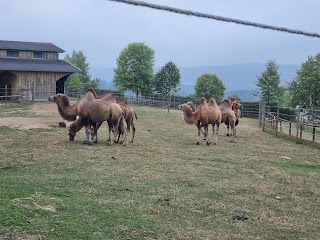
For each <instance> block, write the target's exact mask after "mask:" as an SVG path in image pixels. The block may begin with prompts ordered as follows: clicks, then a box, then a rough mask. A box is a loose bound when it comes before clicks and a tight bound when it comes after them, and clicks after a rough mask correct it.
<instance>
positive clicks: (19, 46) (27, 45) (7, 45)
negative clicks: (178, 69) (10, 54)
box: [0, 40, 64, 53]
mask: <svg viewBox="0 0 320 240" xmlns="http://www.w3.org/2000/svg"><path fill="white" fill-rule="evenodd" d="M0 49H2V50H22V51H45V52H59V53H63V52H64V50H63V49H61V48H59V47H57V46H56V45H54V44H52V43H44V42H19V41H4V40H0Z"/></svg>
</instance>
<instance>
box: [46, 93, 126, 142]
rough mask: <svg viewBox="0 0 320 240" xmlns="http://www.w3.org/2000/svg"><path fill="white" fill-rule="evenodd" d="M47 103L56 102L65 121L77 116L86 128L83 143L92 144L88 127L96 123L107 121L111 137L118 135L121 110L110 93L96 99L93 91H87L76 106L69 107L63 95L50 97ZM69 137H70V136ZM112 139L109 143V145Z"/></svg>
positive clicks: (68, 102) (121, 115) (66, 98)
mask: <svg viewBox="0 0 320 240" xmlns="http://www.w3.org/2000/svg"><path fill="white" fill-rule="evenodd" d="M49 101H51V102H56V103H57V105H58V111H59V113H60V115H61V116H62V117H63V118H64V119H66V120H69V121H70V120H73V121H74V120H76V116H77V115H78V116H79V117H80V119H81V121H82V122H83V124H84V125H85V127H86V140H85V141H84V143H87V144H90V145H91V144H92V137H91V128H90V126H91V125H92V124H93V125H94V126H95V124H96V123H97V122H103V121H108V123H109V124H110V127H111V129H112V132H113V136H116V135H117V133H118V127H119V123H120V120H121V117H123V110H122V108H121V107H120V106H119V105H118V104H117V103H116V101H115V98H114V96H113V94H112V92H109V93H107V94H105V95H104V96H102V97H97V95H96V93H95V91H94V90H93V89H91V88H90V89H88V91H87V92H86V94H85V95H84V97H83V98H82V99H81V100H80V101H79V102H78V103H76V104H74V105H71V104H70V101H69V98H68V97H67V96H66V95H64V94H57V95H55V96H50V97H49ZM110 134H111V130H109V135H110ZM70 137H71V136H70ZM112 142H113V139H112V141H111V144H112ZM124 143H125V144H124V145H126V144H127V133H126V132H125V133H124Z"/></svg>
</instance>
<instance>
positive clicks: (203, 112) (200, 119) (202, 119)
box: [178, 98, 221, 145]
mask: <svg viewBox="0 0 320 240" xmlns="http://www.w3.org/2000/svg"><path fill="white" fill-rule="evenodd" d="M178 108H179V109H180V110H182V112H183V118H184V120H185V122H186V123H187V124H195V125H196V126H197V128H198V141H197V145H198V144H200V133H201V126H203V128H204V136H205V138H207V137H208V125H209V124H211V125H212V139H213V142H214V144H217V140H218V133H219V126H220V122H221V111H220V109H219V107H218V105H217V103H216V101H215V99H213V98H212V99H211V100H210V102H209V103H207V100H206V99H205V98H202V99H201V103H200V106H199V108H198V109H197V110H196V111H195V112H193V111H192V108H191V107H190V105H189V104H188V103H185V104H181V105H180V106H179V107H178ZM215 126H216V127H215ZM210 144H211V141H209V140H207V145H210Z"/></svg>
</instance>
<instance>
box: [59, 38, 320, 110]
mask: <svg viewBox="0 0 320 240" xmlns="http://www.w3.org/2000/svg"><path fill="white" fill-rule="evenodd" d="M65 60H66V61H68V62H70V63H71V64H73V65H75V66H76V67H78V68H79V69H80V70H81V73H75V74H72V75H71V76H70V77H69V78H68V80H67V82H66V86H67V87H69V88H77V89H84V90H85V89H88V88H89V87H92V88H95V89H98V88H99V84H100V81H101V80H100V79H99V78H94V79H93V78H92V77H91V75H90V73H89V71H90V67H89V63H87V60H86V57H85V55H84V54H83V52H82V51H79V52H77V51H73V52H72V55H69V54H67V55H66V56H65ZM116 63H117V67H116V68H114V69H113V70H114V78H113V83H114V84H115V86H116V87H117V89H118V91H120V92H124V91H132V92H134V93H135V94H136V96H137V97H138V96H139V95H142V94H150V93H157V94H161V95H164V96H167V97H168V99H169V97H170V96H171V95H172V94H175V95H177V92H178V90H179V85H180V83H181V76H180V71H179V68H178V67H177V65H176V64H175V63H174V62H173V61H169V62H167V63H165V64H164V66H162V67H161V68H160V70H159V71H157V72H155V71H154V67H155V58H154V50H153V49H151V48H150V47H148V46H147V45H146V44H144V43H141V42H133V43H130V44H128V46H127V47H125V48H124V49H123V50H122V51H121V52H120V54H119V56H118V58H117V59H116ZM280 83H281V76H280V74H279V66H278V65H277V63H276V61H275V60H273V59H269V60H268V61H267V62H266V64H265V70H264V71H263V72H262V73H261V74H260V75H259V76H257V80H256V86H257V89H256V92H255V96H257V97H258V99H259V101H260V102H263V103H265V104H267V105H279V106H287V107H295V106H297V105H300V106H305V107H310V106H311V107H319V106H320V54H317V55H316V56H314V57H312V56H309V57H308V59H307V61H306V62H304V63H302V65H301V68H300V69H299V70H298V71H297V75H296V77H295V78H294V79H293V80H292V81H291V82H289V83H287V84H286V86H281V85H280ZM194 90H195V93H194V94H193V95H190V96H188V97H190V98H191V99H193V98H201V97H206V98H207V99H210V98H211V97H214V98H215V99H216V100H217V101H218V102H220V101H222V99H223V97H224V95H225V91H226V87H225V85H224V83H223V80H222V79H220V78H219V77H218V76H217V75H216V74H211V73H204V74H202V75H201V76H199V77H198V79H197V81H196V84H195V87H194ZM235 97H236V98H238V100H241V99H240V98H239V97H238V96H235Z"/></svg>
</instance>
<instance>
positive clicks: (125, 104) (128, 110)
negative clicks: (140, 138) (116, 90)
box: [117, 99, 138, 143]
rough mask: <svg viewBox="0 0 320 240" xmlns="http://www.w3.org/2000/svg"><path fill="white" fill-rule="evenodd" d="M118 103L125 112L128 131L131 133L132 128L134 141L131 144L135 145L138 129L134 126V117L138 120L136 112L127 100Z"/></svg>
mask: <svg viewBox="0 0 320 240" xmlns="http://www.w3.org/2000/svg"><path fill="white" fill-rule="evenodd" d="M117 103H118V104H119V105H120V106H121V107H122V109H123V111H124V119H125V120H126V123H127V131H128V132H130V131H131V129H130V128H132V139H131V142H132V143H133V139H134V136H135V133H136V127H135V126H134V121H133V120H134V117H135V118H136V119H138V118H137V114H136V112H135V111H134V110H133V108H132V107H131V106H130V105H129V103H128V101H127V100H126V99H121V100H119V101H117Z"/></svg>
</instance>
